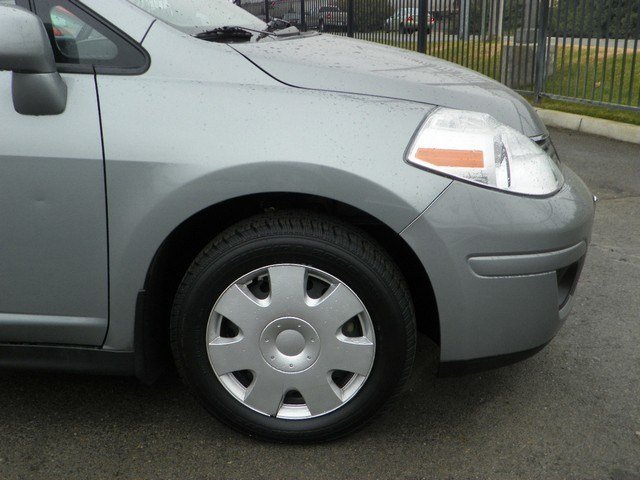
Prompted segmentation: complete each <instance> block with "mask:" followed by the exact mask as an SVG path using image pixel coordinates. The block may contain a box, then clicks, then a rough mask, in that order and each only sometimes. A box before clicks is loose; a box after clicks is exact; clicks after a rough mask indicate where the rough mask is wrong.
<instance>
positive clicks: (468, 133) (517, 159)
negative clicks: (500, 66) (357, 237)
mask: <svg viewBox="0 0 640 480" xmlns="http://www.w3.org/2000/svg"><path fill="white" fill-rule="evenodd" d="M407 161H408V162H409V163H411V164H413V165H416V166H418V167H420V168H425V169H428V170H432V171H435V172H439V173H443V174H445V175H450V176H453V177H456V178H458V179H462V180H465V181H468V182H473V183H477V184H480V185H484V186H486V187H490V188H495V189H498V190H503V191H506V192H512V193H519V194H525V195H537V196H546V195H551V194H553V193H555V192H557V191H558V190H560V189H561V188H562V186H563V185H564V177H563V176H562V172H561V171H560V168H559V167H558V165H557V164H556V162H555V161H554V160H553V159H551V157H549V155H548V154H547V153H546V152H545V151H544V150H542V149H541V148H540V147H539V146H538V145H536V143H535V142H534V141H532V140H531V139H529V138H528V137H526V136H525V135H523V134H521V133H520V132H518V131H517V130H514V129H513V128H511V127H508V126H506V125H503V124H501V123H500V122H498V121H497V120H495V119H494V118H493V117H492V116H490V115H487V114H484V113H478V112H469V111H464V110H452V109H448V108H438V109H436V110H435V111H434V112H433V113H431V114H430V115H429V116H428V117H427V118H426V120H425V121H424V123H423V124H422V126H421V127H420V129H419V130H418V133H417V134H416V136H415V138H414V139H413V142H412V144H411V146H410V147H409V150H408V155H407Z"/></svg>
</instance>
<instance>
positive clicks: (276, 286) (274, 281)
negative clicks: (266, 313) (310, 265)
mask: <svg viewBox="0 0 640 480" xmlns="http://www.w3.org/2000/svg"><path fill="white" fill-rule="evenodd" d="M269 283H270V288H271V295H270V297H271V305H270V307H271V309H272V311H273V312H279V313H280V314H282V315H301V314H302V313H304V311H305V310H306V309H307V308H308V307H307V305H306V303H305V297H306V269H305V268H304V267H303V266H300V265H280V266H277V267H270V268H269Z"/></svg>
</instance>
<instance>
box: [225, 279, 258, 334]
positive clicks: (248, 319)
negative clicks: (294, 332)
mask: <svg viewBox="0 0 640 480" xmlns="http://www.w3.org/2000/svg"><path fill="white" fill-rule="evenodd" d="M258 302H259V300H258V299H257V298H255V297H253V295H252V294H251V292H249V290H248V289H247V288H245V287H242V286H239V285H232V286H231V287H230V288H229V289H227V291H226V292H224V293H223V294H222V296H221V297H220V299H219V300H218V303H217V304H216V306H215V309H214V311H215V312H216V313H218V314H220V315H222V316H223V317H225V318H227V319H229V320H231V321H232V322H233V323H234V324H236V325H237V326H238V327H239V328H240V329H241V330H242V331H243V333H244V334H245V336H251V334H253V333H256V332H257V329H258V328H259V327H260V326H261V325H260V320H261V319H262V317H263V315H264V307H262V306H261V305H260V304H259V303H258Z"/></svg>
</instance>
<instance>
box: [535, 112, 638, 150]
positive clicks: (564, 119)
mask: <svg viewBox="0 0 640 480" xmlns="http://www.w3.org/2000/svg"><path fill="white" fill-rule="evenodd" d="M536 112H538V115H540V118H541V119H542V121H543V122H544V123H545V125H546V126H547V127H556V128H564V129H566V130H573V131H575V132H582V133H588V134H590V135H598V136H600V137H606V138H610V139H612V140H619V141H621V142H628V143H636V144H638V145H640V125H630V124H628V123H622V122H613V121H611V120H604V119H602V118H594V117H587V116H586V115H576V114H574V113H565V112H558V111H556V110H544V109H542V108H536Z"/></svg>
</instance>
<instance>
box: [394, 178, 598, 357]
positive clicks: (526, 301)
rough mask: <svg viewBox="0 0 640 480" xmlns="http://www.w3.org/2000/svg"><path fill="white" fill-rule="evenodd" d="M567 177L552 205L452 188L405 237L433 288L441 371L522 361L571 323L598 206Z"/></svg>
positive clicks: (456, 184)
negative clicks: (569, 318)
mask: <svg viewBox="0 0 640 480" xmlns="http://www.w3.org/2000/svg"><path fill="white" fill-rule="evenodd" d="M563 173H564V175H565V179H566V184H565V186H564V187H563V188H562V190H561V191H560V192H558V193H557V194H556V195H554V196H552V197H549V198H533V197H525V196H515V195H510V194H506V193H502V192H497V191H494V190H490V189H485V188H481V187H477V186H473V185H469V184H465V183H462V182H453V183H452V184H451V186H450V187H449V188H448V189H447V190H446V191H445V192H444V193H443V194H442V195H441V196H440V197H439V198H438V200H436V202H434V204H432V205H431V206H430V207H429V208H428V209H427V211H426V212H424V213H423V214H422V215H421V216H420V217H419V218H418V219H417V220H416V221H415V222H413V223H412V224H411V225H410V226H409V227H407V228H406V229H405V230H404V231H403V232H402V237H403V238H404V239H405V241H407V243H408V244H409V245H410V246H411V247H412V248H413V250H414V251H415V253H416V254H417V255H418V257H419V259H420V260H421V262H422V264H423V266H424V268H425V270H426V272H427V274H428V275H429V279H430V281H431V284H432V286H433V290H434V293H435V298H436V303H437V307H438V315H439V322H440V361H441V363H442V364H443V365H445V366H447V365H459V364H461V362H470V363H474V364H478V363H479V360H482V359H486V360H492V361H493V360H495V359H496V358H500V357H505V358H514V359H517V358H519V357H521V356H523V355H524V354H526V353H531V352H535V351H537V349H539V348H540V347H541V346H544V345H545V344H546V343H548V342H549V341H550V340H551V339H552V338H553V337H554V336H555V334H556V333H557V332H558V330H559V329H560V327H561V326H562V324H563V323H564V321H565V320H566V318H567V316H568V315H569V312H570V310H571V307H572V303H573V296H574V292H575V288H576V284H577V282H578V278H579V276H580V272H581V270H582V266H583V265H584V259H585V255H586V251H587V246H588V244H589V240H590V236H591V229H592V226H593V217H594V211H595V205H594V204H595V202H594V197H593V195H592V194H591V193H590V192H589V190H588V189H587V187H586V186H585V185H584V183H583V182H582V181H581V180H580V179H579V178H578V177H577V176H576V175H575V174H574V173H573V172H572V171H571V170H569V169H568V168H566V167H563ZM480 363H482V362H480Z"/></svg>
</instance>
